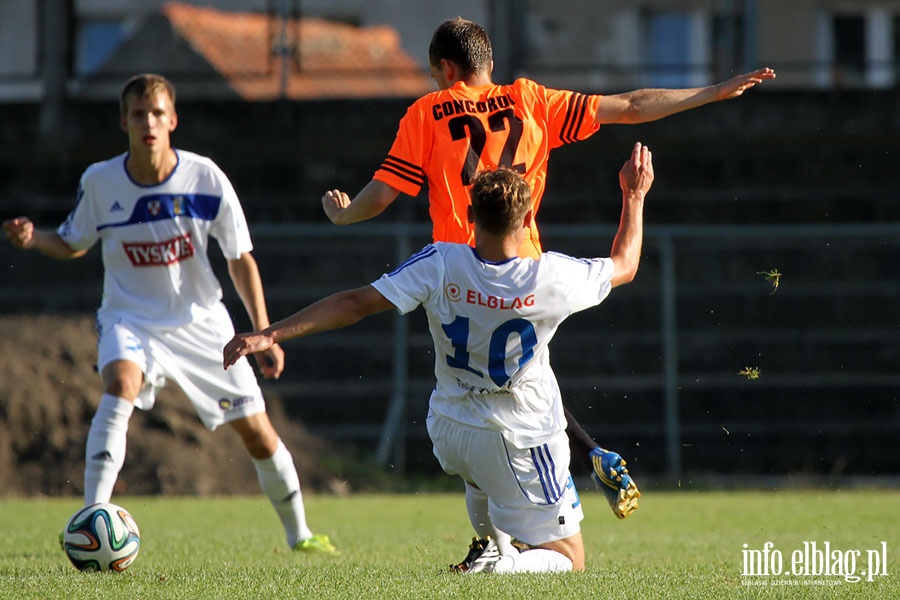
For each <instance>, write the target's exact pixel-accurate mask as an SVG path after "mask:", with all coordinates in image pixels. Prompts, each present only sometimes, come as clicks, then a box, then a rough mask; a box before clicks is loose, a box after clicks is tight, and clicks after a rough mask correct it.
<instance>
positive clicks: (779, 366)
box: [0, 223, 900, 479]
mask: <svg viewBox="0 0 900 600" xmlns="http://www.w3.org/2000/svg"><path fill="white" fill-rule="evenodd" d="M542 233H543V237H544V242H545V247H547V248H552V249H554V250H559V251H564V252H567V253H570V254H573V255H578V256H605V255H607V254H608V251H609V248H610V244H611V240H612V236H613V233H614V231H613V229H611V228H609V227H606V226H587V225H584V226H576V225H571V226H563V225H548V226H545V227H544V228H543V229H542ZM429 234H430V232H429V228H428V227H426V226H424V225H421V224H402V223H394V224H382V225H379V224H358V225H354V226H352V227H341V228H335V227H333V226H330V225H292V224H285V225H274V224H273V225H256V226H255V227H254V238H255V244H256V249H255V250H254V255H255V256H256V258H257V261H258V262H259V264H260V267H261V269H262V272H263V276H264V279H265V280H266V286H267V287H266V293H267V298H268V302H269V312H270V315H271V316H272V318H273V319H275V318H281V317H284V316H287V315H288V314H290V313H291V312H294V311H296V310H298V309H299V308H301V307H302V306H305V305H306V304H308V303H311V302H313V301H314V300H317V299H318V298H320V297H322V296H325V295H327V294H330V293H333V292H336V291H339V290H342V289H347V288H352V287H357V286H360V285H365V284H366V283H368V282H371V281H373V280H375V279H376V278H377V277H379V276H380V275H381V274H382V273H384V272H386V271H389V270H391V269H392V268H393V267H394V266H395V265H397V264H399V262H400V261H402V260H403V259H404V258H405V257H407V256H408V255H409V254H410V253H412V252H413V251H415V250H417V249H419V248H420V247H421V246H422V245H424V244H425V243H427V242H428V238H429ZM0 260H2V264H4V265H8V266H9V270H8V271H7V273H8V274H9V277H6V276H4V280H6V281H15V285H6V284H4V285H3V286H2V287H0V306H3V307H4V308H3V310H7V311H10V310H15V307H19V310H27V311H45V310H51V311H52V310H56V311H72V310H77V309H82V310H83V309H85V308H87V307H91V306H94V305H96V302H97V300H98V298H99V290H100V272H99V265H98V264H97V263H96V261H95V260H93V259H91V258H88V259H82V261H77V263H83V264H80V265H79V266H76V263H64V264H63V263H56V262H54V261H49V260H48V259H46V258H43V257H41V256H36V255H33V254H32V253H23V252H18V251H14V250H13V249H12V248H11V247H10V246H9V245H8V244H0ZM898 262H900V223H891V224H883V225H860V226H854V225H845V226H748V227H714V226H696V227H691V226H671V227H649V228H648V229H647V231H646V235H645V243H644V257H643V260H642V264H641V267H640V271H639V273H638V276H637V279H636V281H635V282H633V283H631V284H629V285H626V286H623V287H621V288H617V289H615V290H613V292H612V294H611V296H610V297H609V298H608V299H607V300H606V301H605V302H604V303H603V304H601V305H600V306H599V307H597V308H594V309H591V310H588V311H585V312H583V313H579V314H577V315H573V316H572V317H571V318H570V319H569V320H568V321H567V322H566V323H563V325H562V326H561V327H560V330H559V332H558V334H557V335H556V337H555V338H554V341H553V343H552V344H551V357H552V358H551V363H552V365H553V367H554V370H555V372H556V374H557V377H558V379H559V382H560V387H561V389H562V392H563V396H564V399H565V402H566V404H567V405H568V406H569V407H570V408H571V410H572V411H573V413H574V414H575V416H576V417H577V418H578V419H579V420H580V421H581V422H582V424H583V425H584V426H585V427H586V429H587V430H588V431H589V432H590V433H591V434H592V435H594V436H595V437H596V438H597V439H598V441H600V442H601V443H603V444H604V445H606V446H608V447H611V448H614V449H616V450H618V451H620V452H621V453H622V454H623V455H625V456H626V457H628V458H629V460H630V461H631V463H632V464H633V465H634V466H635V467H636V468H637V469H639V470H640V472H641V473H644V474H648V475H649V474H658V475H660V476H664V477H669V478H673V479H677V478H682V477H698V476H703V475H704V474H709V475H723V474H727V475H751V476H761V475H775V474H778V475H784V474H799V475H810V476H821V475H840V474H843V473H845V472H850V473H851V474H859V475H873V474H874V475H878V474H882V475H883V474H890V473H896V472H897V471H898V469H900V463H898V458H897V454H896V453H893V452H887V451H885V448H888V447H892V444H893V441H894V440H895V439H896V436H897V435H898V434H900V381H898V377H900V369H898V365H900V302H897V298H898V297H900V280H898V279H897V277H896V272H897V265H898ZM220 266H221V265H220ZM38 267H39V268H38ZM73 269H75V270H74V271H73ZM79 269H80V271H79ZM776 274H777V276H776ZM223 277H226V276H224V274H223ZM223 281H224V279H223ZM224 287H225V288H226V290H227V289H228V288H229V287H230V286H228V285H227V284H226V285H225V286H224ZM226 300H227V302H228V303H229V304H231V305H232V308H233V310H232V314H233V315H234V316H235V318H236V320H237V321H238V328H241V327H246V326H247V324H246V322H243V323H242V322H241V319H242V314H243V311H242V309H241V308H240V304H239V302H238V300H237V298H236V297H235V296H234V294H233V293H230V295H229V296H228V297H227V298H226ZM286 351H287V353H288V369H287V371H286V372H285V375H284V376H283V377H282V379H281V380H279V381H278V382H275V383H266V384H265V385H266V392H267V394H276V395H278V396H280V397H281V398H282V399H283V400H284V401H285V405H286V407H287V410H288V411H289V413H290V414H291V415H292V416H293V417H294V418H297V419H300V420H302V421H303V422H304V423H305V424H306V425H307V426H308V427H309V428H310V429H311V430H312V431H314V432H316V433H318V434H320V435H323V436H325V437H327V438H329V439H332V440H335V441H341V442H343V443H347V444H351V445H354V446H357V447H359V448H360V449H361V450H362V451H365V452H372V453H374V454H376V456H377V457H378V459H379V460H380V461H381V462H383V463H385V464H391V465H394V466H395V467H396V468H397V469H400V470H404V471H416V470H429V469H433V468H434V461H433V460H431V459H430V445H429V443H428V440H427V435H426V432H425V428H424V417H425V413H426V408H427V400H428V396H429V392H430V390H431V388H432V386H433V381H434V375H433V366H434V355H433V350H432V342H431V338H430V335H429V334H428V330H427V326H426V323H425V319H424V315H423V313H422V311H421V310H420V311H415V312H414V313H412V314H410V315H407V316H403V317H401V316H399V315H393V314H388V313H385V314H380V315H376V316H374V317H372V318H370V319H368V320H366V321H364V322H363V323H360V324H357V325H354V326H352V327H349V328H347V329H343V330H340V331H335V332H329V333H325V334H321V335H318V336H313V337H310V338H305V339H301V340H295V341H293V342H289V343H288V344H287V345H286Z"/></svg>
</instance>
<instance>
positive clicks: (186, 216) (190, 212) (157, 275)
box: [57, 150, 253, 327]
mask: <svg viewBox="0 0 900 600" xmlns="http://www.w3.org/2000/svg"><path fill="white" fill-rule="evenodd" d="M176 154H177V155H178V164H177V166H176V167H175V170H174V171H173V172H172V174H171V176H169V178H168V179H167V180H166V181H164V182H162V183H160V184H158V185H149V186H144V185H139V184H137V183H135V182H134V181H133V180H132V179H131V177H130V176H129V175H128V172H127V171H126V169H125V160H126V158H127V156H128V155H127V154H122V155H119V156H117V157H115V158H112V159H110V160H107V161H103V162H99V163H95V164H93V165H91V166H90V167H88V168H87V170H85V172H84V174H83V175H82V176H81V182H80V185H79V188H78V199H77V202H76V204H75V208H73V209H72V212H71V213H70V214H69V216H68V218H67V219H66V221H65V222H64V223H63V224H62V225H60V226H59V228H58V229H57V233H58V234H59V236H60V237H61V238H62V239H63V240H64V241H65V242H66V243H67V244H69V245H70V246H71V247H72V248H75V249H76V250H80V249H86V248H89V247H91V246H93V245H94V244H95V243H96V242H97V240H100V243H101V248H102V255H103V266H104V270H105V273H104V281H103V301H102V304H101V306H100V309H99V311H98V315H100V316H102V317H104V318H106V317H109V318H125V319H127V320H130V321H133V322H136V323H139V324H143V325H152V326H163V327H166V326H179V325H183V324H185V323H188V322H191V321H193V320H195V319H204V318H205V317H207V316H208V315H209V311H210V310H211V309H212V308H213V307H214V306H215V305H216V304H217V303H219V302H220V301H221V299H222V288H221V286H220V285H219V282H218V280H217V279H216V277H215V275H214V273H213V270H212V267H211V265H210V262H209V257H208V256H207V250H208V246H209V237H210V236H212V237H214V238H216V240H218V242H219V246H220V248H221V249H222V253H223V254H224V255H225V257H226V258H228V259H235V258H238V257H240V255H241V254H243V253H244V252H249V251H251V250H252V249H253V245H252V243H251V241H250V234H249V232H248V230H247V221H246V218H245V216H244V212H243V209H242V208H241V205H240V202H239V201H238V197H237V194H236V193H235V191H234V188H233V187H232V185H231V182H230V181H229V180H228V178H227V177H226V176H225V174H224V173H223V172H222V170H221V169H220V168H219V167H218V166H217V165H216V164H215V163H214V162H213V161H212V160H210V159H209V158H206V157H203V156H199V155H197V154H194V153H192V152H186V151H184V150H177V151H176Z"/></svg>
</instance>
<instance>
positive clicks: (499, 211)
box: [471, 167, 531, 235]
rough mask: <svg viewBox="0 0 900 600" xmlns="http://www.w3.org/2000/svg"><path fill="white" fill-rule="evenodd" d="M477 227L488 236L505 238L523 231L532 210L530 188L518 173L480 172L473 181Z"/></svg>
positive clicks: (512, 171)
mask: <svg viewBox="0 0 900 600" xmlns="http://www.w3.org/2000/svg"><path fill="white" fill-rule="evenodd" d="M471 195H472V214H473V216H474V217H475V224H476V225H478V227H480V228H481V229H483V230H484V231H486V232H488V233H492V234H495V235H504V234H507V233H510V232H512V231H514V230H515V229H517V228H518V227H521V225H522V220H523V219H524V218H525V215H526V213H528V211H529V210H531V186H530V185H528V182H527V181H525V179H524V178H523V177H522V176H521V175H519V173H518V172H517V171H514V170H513V169H510V168H508V167H497V169H496V170H493V171H481V172H480V173H478V174H477V175H475V178H474V179H473V181H472V191H471Z"/></svg>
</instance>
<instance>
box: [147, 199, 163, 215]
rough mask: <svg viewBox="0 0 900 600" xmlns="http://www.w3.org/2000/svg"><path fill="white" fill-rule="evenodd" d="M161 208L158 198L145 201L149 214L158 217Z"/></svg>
mask: <svg viewBox="0 0 900 600" xmlns="http://www.w3.org/2000/svg"><path fill="white" fill-rule="evenodd" d="M161 210H162V203H161V202H160V201H159V200H150V201H149V202H147V212H149V213H150V215H151V216H154V217H158V216H159V213H160V211H161Z"/></svg>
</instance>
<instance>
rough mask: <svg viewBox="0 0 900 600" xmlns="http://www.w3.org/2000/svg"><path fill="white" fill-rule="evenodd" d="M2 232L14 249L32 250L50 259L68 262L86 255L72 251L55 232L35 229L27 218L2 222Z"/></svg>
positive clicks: (83, 252)
mask: <svg viewBox="0 0 900 600" xmlns="http://www.w3.org/2000/svg"><path fill="white" fill-rule="evenodd" d="M3 231H5V232H6V239H8V240H9V242H10V243H11V244H12V245H13V246H15V247H16V248H21V249H22V250H30V249H34V250H37V251H38V252H40V253H41V254H44V255H46V256H49V257H50V258H56V259H59V260H69V259H70V258H80V257H82V256H84V255H85V254H87V250H74V249H73V248H72V247H71V246H69V245H68V244H67V243H65V242H64V241H63V239H62V238H61V237H59V235H57V233H56V232H55V231H50V230H48V229H38V228H36V227H35V226H34V223H33V222H32V221H31V219H29V218H28V217H16V218H15V219H7V220H6V221H3Z"/></svg>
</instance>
